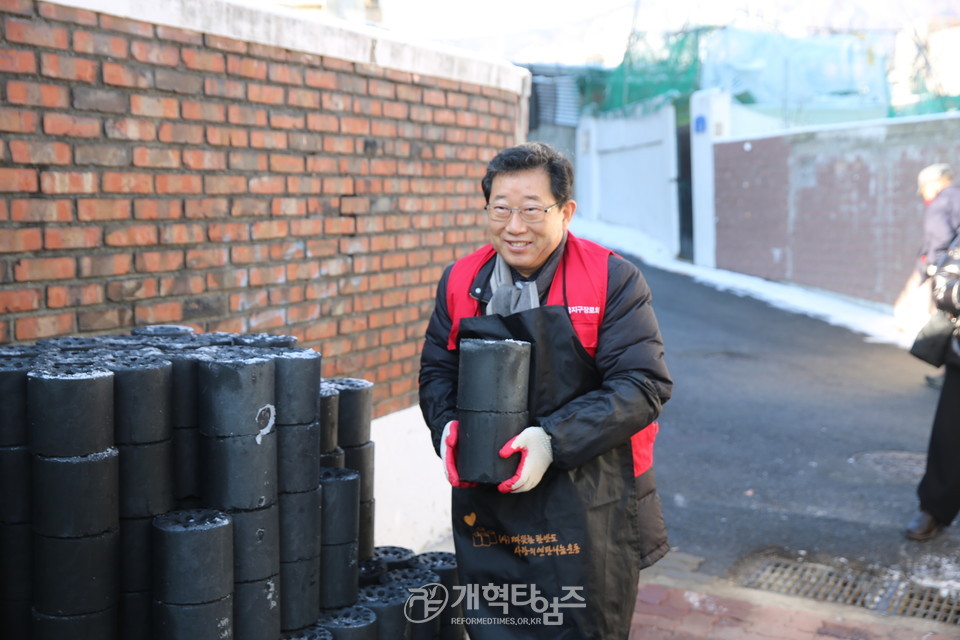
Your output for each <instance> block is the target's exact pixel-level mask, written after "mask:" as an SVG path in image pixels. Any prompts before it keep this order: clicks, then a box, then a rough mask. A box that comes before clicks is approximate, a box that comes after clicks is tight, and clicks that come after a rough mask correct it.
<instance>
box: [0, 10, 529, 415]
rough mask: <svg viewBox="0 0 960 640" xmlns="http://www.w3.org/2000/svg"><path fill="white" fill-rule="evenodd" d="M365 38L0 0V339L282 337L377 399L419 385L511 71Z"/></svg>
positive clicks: (511, 91)
mask: <svg viewBox="0 0 960 640" xmlns="http://www.w3.org/2000/svg"><path fill="white" fill-rule="evenodd" d="M198 7H200V8H205V9H206V10H207V13H206V14H205V15H199V13H202V12H201V11H198ZM168 17H170V19H169V20H168ZM148 20H152V21H148ZM233 22H236V24H233ZM231 33H237V34H242V37H240V36H236V37H233V36H230V35H229V34H231ZM382 37H383V36H382V35H380V34H378V33H375V32H372V33H367V32H364V31H360V32H357V33H352V32H349V31H348V30H347V27H345V26H343V25H327V24H320V23H318V24H310V23H307V22H305V21H304V19H303V18H302V17H299V16H293V15H292V14H291V15H285V14H279V15H278V14H268V13H263V12H259V11H258V10H255V9H252V8H250V7H249V6H247V7H239V6H233V5H231V4H230V3H229V2H225V1H224V0H209V1H208V2H205V3H200V4H199V5H198V4H197V3H195V2H194V3H191V2H188V1H187V0H169V1H167V0H164V2H160V3H157V2H155V0H154V1H153V2H145V1H144V0H112V1H107V0H64V3H63V4H57V3H48V2H38V1H35V0H0V344H2V343H21V342H26V343H29V342H32V341H35V340H36V339H38V338H44V337H50V336H58V335H96V334H103V333H113V332H124V331H126V330H128V329H129V328H130V327H133V326H137V325H144V324H155V323H180V324H188V325H191V326H193V327H195V328H196V329H197V330H199V331H233V332H270V333H283V334H290V335H294V336H296V337H297V338H298V339H299V340H300V343H299V344H300V346H305V347H314V348H316V349H318V350H319V351H321V353H322V354H323V356H324V359H323V373H324V376H326V377H358V378H365V379H368V380H371V381H373V382H374V383H376V387H375V391H376V396H375V399H374V402H375V415H376V416H382V415H386V414H388V413H390V412H393V411H397V410H400V409H403V408H406V407H409V406H411V405H414V404H416V376H417V369H418V365H419V350H420V344H421V340H422V337H423V331H424V328H425V324H426V320H427V318H428V316H429V313H430V310H431V309H432V306H433V296H434V292H435V284H436V281H437V280H438V279H439V277H440V274H441V271H442V269H443V267H444V265H446V264H447V263H449V262H451V261H452V260H453V259H454V258H455V257H459V256H460V255H463V254H465V253H466V252H468V251H470V250H472V249H473V248H475V247H476V246H478V245H479V244H480V243H481V242H482V241H483V215H482V210H481V206H482V197H481V196H480V190H479V178H480V177H481V176H482V173H483V168H484V165H485V163H486V161H487V160H488V159H489V158H490V157H492V155H493V154H494V153H495V152H496V151H497V150H498V149H500V148H502V147H504V146H508V145H510V144H513V143H514V142H515V141H516V139H517V132H518V131H520V130H522V127H521V120H522V118H523V117H524V110H523V107H522V105H523V104H525V100H526V96H525V95H524V91H525V90H526V89H525V88H524V87H525V86H528V82H527V81H526V79H525V75H524V74H526V72H525V71H523V72H521V70H519V69H514V68H507V67H505V66H502V65H496V64H493V63H477V62H475V61H469V60H466V61H465V60H461V59H458V58H457V57H456V56H455V55H453V56H452V55H449V54H437V53H433V52H429V51H423V50H420V49H418V48H417V47H416V46H415V45H407V44H404V43H402V42H395V41H392V40H389V39H385V40H381V39H380V38H382ZM430 60H434V61H435V64H433V65H430V64H429V61H430ZM525 82H526V84H525Z"/></svg>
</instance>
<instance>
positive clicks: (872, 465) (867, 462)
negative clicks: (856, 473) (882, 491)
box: [850, 451, 927, 483]
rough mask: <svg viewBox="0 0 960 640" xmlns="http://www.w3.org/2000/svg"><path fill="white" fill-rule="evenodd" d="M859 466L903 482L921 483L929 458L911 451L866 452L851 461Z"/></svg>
mask: <svg viewBox="0 0 960 640" xmlns="http://www.w3.org/2000/svg"><path fill="white" fill-rule="evenodd" d="M850 461H851V462H853V463H854V464H856V465H857V466H860V467H863V468H865V469H869V470H871V471H874V472H876V473H877V474H879V475H881V476H884V477H887V478H891V479H894V480H898V481H903V482H910V483H914V482H920V478H922V477H923V472H924V470H925V469H926V466H927V456H926V454H923V453H912V452H910V451H866V452H864V453H858V454H856V455H855V456H853V457H852V458H851V459H850Z"/></svg>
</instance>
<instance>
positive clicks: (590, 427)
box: [420, 255, 673, 469]
mask: <svg viewBox="0 0 960 640" xmlns="http://www.w3.org/2000/svg"><path fill="white" fill-rule="evenodd" d="M493 264H494V260H490V262H489V263H488V264H487V265H485V266H484V267H483V268H482V269H481V270H480V272H479V274H478V275H477V278H476V279H475V281H474V283H473V284H472V285H471V287H470V289H471V291H474V290H476V289H477V288H480V289H481V290H482V291H483V293H481V294H480V296H479V299H480V301H481V309H485V306H486V302H487V301H488V300H489V299H490V287H489V282H490V275H491V273H492V271H493ZM451 268H452V266H451V267H448V268H447V269H446V271H445V272H444V274H443V277H442V278H441V279H440V283H439V285H438V287H437V298H436V306H435V308H434V311H433V314H432V316H431V317H430V322H429V324H428V326H427V331H426V336H425V341H424V346H423V352H422V354H421V360H420V407H421V410H422V412H423V416H424V419H425V421H426V423H427V425H428V426H429V427H430V430H431V434H432V436H433V445H434V448H435V449H436V450H437V452H438V453H439V450H440V436H441V433H442V431H443V427H444V425H445V424H446V423H447V422H448V421H450V420H454V419H456V400H457V376H458V366H459V353H458V352H457V351H449V350H447V340H448V337H449V335H450V329H451V325H452V322H451V319H450V316H449V314H448V312H447V303H446V299H447V281H448V278H449V275H450V269H451ZM607 282H608V286H607V304H606V310H605V313H604V318H603V322H602V324H601V326H600V331H599V336H598V345H597V351H596V354H595V360H596V364H597V368H598V370H599V372H600V374H601V376H602V379H603V382H602V386H601V388H600V389H597V390H596V391H592V392H589V393H587V394H585V395H583V396H581V397H579V398H576V399H574V400H572V401H571V402H569V403H567V404H566V405H564V406H563V407H561V408H560V409H558V410H557V411H555V412H554V413H553V414H551V415H550V416H541V417H540V426H542V427H543V428H544V429H545V430H546V431H547V433H550V434H551V436H552V438H553V439H552V443H553V447H554V465H556V466H557V467H559V468H561V469H571V468H574V467H577V466H579V465H581V464H583V463H584V462H586V461H587V460H589V459H590V458H592V457H594V456H596V455H598V454H600V453H603V452H604V451H606V450H608V449H612V448H613V447H615V446H617V445H618V444H621V443H623V442H626V440H627V439H629V438H630V436H632V435H633V434H634V433H636V432H638V431H639V430H640V429H642V428H643V427H644V426H646V425H648V424H650V423H651V422H653V421H654V420H656V419H657V416H658V415H659V414H660V410H661V408H662V406H663V403H665V402H666V401H667V400H669V398H670V395H671V392H672V389H673V382H672V380H671V378H670V373H669V371H668V370H667V366H666V363H665V362H664V360H663V340H662V338H661V336H660V329H659V326H658V324H657V319H656V316H655V315H654V312H653V308H652V306H651V294H650V287H649V286H648V285H647V282H646V280H645V279H644V277H643V274H641V273H640V270H639V269H638V268H637V267H636V266H635V265H634V264H632V263H630V262H628V261H627V260H625V259H624V258H622V257H620V256H617V255H611V256H610V258H609V261H608V275H607ZM542 295H543V297H544V298H545V297H546V292H542ZM475 297H476V296H475ZM567 436H569V437H567ZM584 436H585V437H584ZM565 442H568V443H569V446H564V443H565Z"/></svg>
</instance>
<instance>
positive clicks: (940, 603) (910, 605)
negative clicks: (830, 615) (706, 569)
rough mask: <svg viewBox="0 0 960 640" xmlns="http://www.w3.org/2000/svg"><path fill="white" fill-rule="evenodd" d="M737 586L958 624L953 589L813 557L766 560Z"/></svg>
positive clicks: (959, 600)
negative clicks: (832, 564)
mask: <svg viewBox="0 0 960 640" xmlns="http://www.w3.org/2000/svg"><path fill="white" fill-rule="evenodd" d="M743 586H745V587H750V588H753V589H762V590H764V591H771V592H774V593H782V594H784V595H789V596H801V597H804V598H812V599H814V600H819V601H821V602H833V603H836V604H846V605H853V606H856V607H863V608H865V609H869V610H871V611H873V612H875V613H881V614H888V615H898V616H908V617H912V618H922V619H924V620H932V621H936V622H946V623H949V624H960V594H958V593H952V592H949V591H945V590H943V589H938V588H936V587H928V586H922V585H917V584H913V583H911V582H904V581H901V580H896V579H892V578H883V577H880V576H877V575H875V574H872V573H869V572H862V571H853V570H850V569H837V568H835V567H830V566H827V565H823V564H817V563H813V562H796V561H791V560H784V559H782V558H776V559H773V558H771V559H767V560H765V561H764V562H762V563H761V564H760V565H759V566H758V567H757V568H756V569H755V570H754V571H753V573H751V574H750V575H749V576H748V577H747V578H746V579H745V580H744V581H743Z"/></svg>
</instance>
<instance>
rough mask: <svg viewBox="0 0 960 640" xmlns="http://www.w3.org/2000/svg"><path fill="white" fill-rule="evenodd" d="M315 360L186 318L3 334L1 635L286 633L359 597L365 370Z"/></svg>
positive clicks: (27, 639)
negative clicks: (111, 330)
mask: <svg viewBox="0 0 960 640" xmlns="http://www.w3.org/2000/svg"><path fill="white" fill-rule="evenodd" d="M320 361H321V356H320V354H319V353H318V352H316V351H314V350H311V349H301V348H298V347H297V346H296V339H295V338H293V337H291V336H279V335H272V334H231V333H211V334H195V333H194V332H193V330H192V329H190V328H189V327H185V326H180V325H156V326H152V327H142V328H138V329H135V330H133V331H132V332H131V333H130V334H118V335H110V336H99V337H92V338H88V337H67V338H52V339H45V340H40V341H38V342H37V344H35V345H23V346H17V345H14V346H0V402H3V403H4V407H5V410H4V411H3V412H2V413H0V549H3V553H0V637H2V638H18V639H22V640H48V639H49V640H53V639H54V638H55V639H56V640H61V639H62V638H97V639H98V640H113V639H114V638H117V639H119V640H127V639H130V640H145V639H150V638H154V639H156V640H168V639H170V640H173V639H179V638H191V639H193V638H199V637H212V638H218V639H227V638H237V639H240V640H242V639H244V638H250V639H256V640H277V639H278V638H280V637H281V635H283V636H285V637H294V635H295V634H297V633H300V632H306V631H307V630H311V629H315V630H316V633H317V634H320V633H321V631H322V629H321V628H320V627H318V626H317V625H318V623H319V621H320V620H322V619H324V618H325V617H330V616H334V617H336V616H337V615H340V614H337V613H336V612H339V611H340V610H341V609H343V608H344V607H355V605H356V603H357V584H358V580H359V578H358V576H359V564H360V561H361V560H363V559H364V558H367V557H369V556H371V555H372V554H373V547H372V540H373V537H372V536H373V495H372V481H373V442H372V441H371V440H370V419H371V413H372V386H373V385H372V383H370V382H368V381H365V380H359V379H343V380H332V381H324V380H321V375H320ZM341 401H343V402H344V405H345V410H343V411H341V410H340V407H339V403H340V402H341ZM341 415H343V416H344V423H342V424H341V423H340V421H339V420H340V416H341ZM338 439H339V441H340V444H342V445H343V447H342V448H341V447H340V446H339V445H338V443H337V440H338ZM331 441H332V442H331ZM331 454H332V455H331ZM343 467H347V468H346V469H344V468H343ZM351 469H354V470H351ZM328 484H329V485H330V486H331V488H332V489H334V490H332V491H331V493H332V494H333V496H332V497H333V498H334V500H328V499H327V497H326V496H325V495H324V488H325V486H327V485H328ZM328 527H332V528H333V529H334V530H336V529H337V528H338V527H339V529H340V532H339V533H338V534H337V536H338V537H335V538H333V539H331V541H330V542H331V543H332V544H331V545H329V546H330V547H331V549H327V551H328V552H330V555H331V557H333V558H335V561H330V562H329V565H330V566H329V569H328V568H327V567H325V566H324V565H325V563H324V559H325V555H324V550H325V548H326V547H327V546H328V545H327V544H326V541H324V540H323V532H324V531H326V530H327V528H328ZM344 532H346V533H344ZM333 547H336V548H333ZM325 583H326V584H336V585H338V586H337V588H340V585H342V584H347V589H346V591H345V595H344V593H340V594H339V595H338V597H337V598H336V599H335V601H329V602H325V601H324V600H323V599H322V594H321V587H322V585H324V584H325ZM350 584H352V585H353V586H352V588H351V587H350V586H349V585H350ZM331 602H332V604H331ZM323 605H327V606H323ZM371 613H372V612H371ZM359 615H360V617H361V618H364V615H365V614H363V613H362V612H361V613H360V614H359ZM340 617H341V618H342V617H343V616H342V615H340ZM374 617H375V616H374ZM368 626H371V625H368ZM371 628H375V624H374V625H372V626H371ZM317 637H323V636H322V635H318V636H317ZM356 637H365V636H356ZM370 637H371V638H376V637H377V636H376V635H372V636H370Z"/></svg>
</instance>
